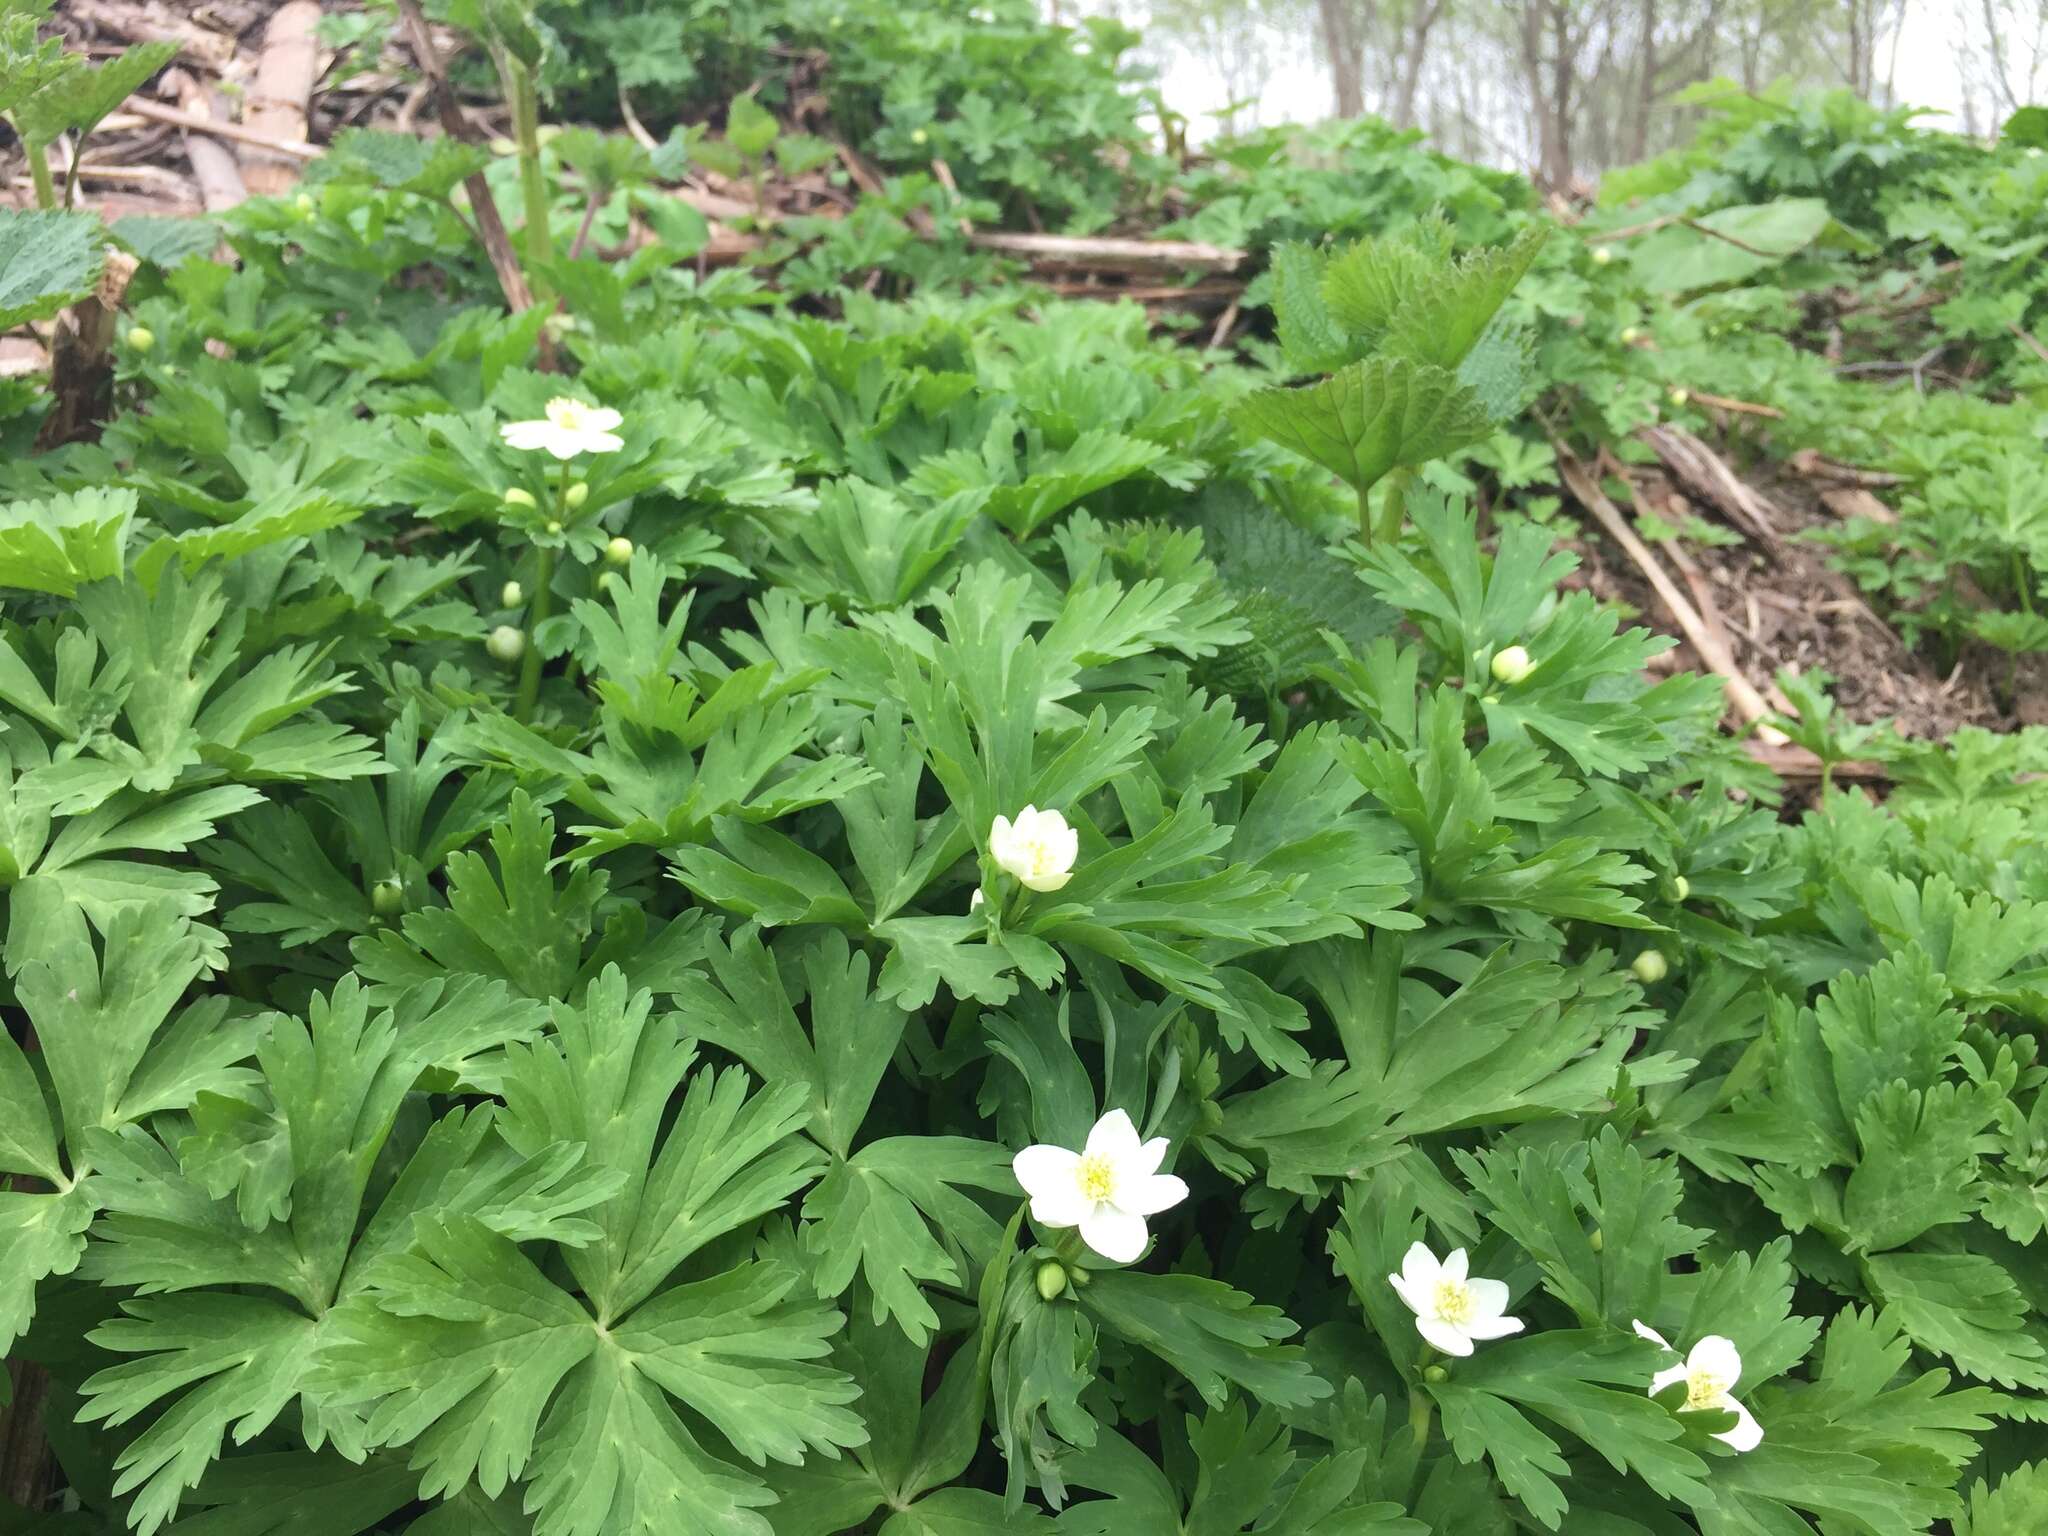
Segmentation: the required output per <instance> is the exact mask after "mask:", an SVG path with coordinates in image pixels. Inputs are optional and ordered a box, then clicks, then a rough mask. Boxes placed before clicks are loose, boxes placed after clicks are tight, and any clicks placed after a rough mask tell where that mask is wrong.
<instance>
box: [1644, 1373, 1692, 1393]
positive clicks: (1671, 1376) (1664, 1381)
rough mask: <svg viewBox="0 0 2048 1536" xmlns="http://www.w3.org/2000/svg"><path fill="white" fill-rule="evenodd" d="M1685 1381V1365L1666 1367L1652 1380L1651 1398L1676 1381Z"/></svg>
mask: <svg viewBox="0 0 2048 1536" xmlns="http://www.w3.org/2000/svg"><path fill="white" fill-rule="evenodd" d="M1684 1380H1685V1367H1684V1366H1683V1365H1672V1366H1666V1367H1665V1368H1664V1369H1663V1370H1661V1371H1659V1372H1658V1373H1657V1374H1656V1375H1654V1376H1652V1377H1651V1378H1650V1396H1652V1397H1655V1396H1656V1395H1657V1394H1658V1393H1659V1392H1662V1391H1663V1390H1664V1389H1665V1388H1666V1387H1668V1386H1670V1385H1671V1383H1673V1382H1674V1381H1684Z"/></svg>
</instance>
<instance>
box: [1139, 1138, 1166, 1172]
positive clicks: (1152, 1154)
mask: <svg viewBox="0 0 2048 1536" xmlns="http://www.w3.org/2000/svg"><path fill="white" fill-rule="evenodd" d="M1172 1145H1173V1143H1172V1142H1170V1141H1168V1140H1167V1139H1166V1138H1165V1137H1164V1136H1154V1137H1153V1138H1152V1139H1151V1140H1150V1141H1148V1142H1146V1143H1145V1144H1144V1145H1143V1146H1142V1147H1140V1148H1138V1150H1137V1153H1136V1155H1134V1156H1133V1157H1132V1159H1131V1171H1132V1172H1133V1173H1136V1174H1139V1175H1150V1174H1154V1173H1157V1172H1158V1171H1159V1165H1160V1164H1161V1163H1163V1162H1165V1161H1166V1153H1167V1149H1168V1148H1169V1147H1171V1146H1172Z"/></svg>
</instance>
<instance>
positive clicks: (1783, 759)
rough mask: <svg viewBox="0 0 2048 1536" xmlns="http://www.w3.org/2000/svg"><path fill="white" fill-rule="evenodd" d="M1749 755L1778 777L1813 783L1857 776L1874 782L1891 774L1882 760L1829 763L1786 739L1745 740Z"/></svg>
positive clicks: (1879, 781)
mask: <svg viewBox="0 0 2048 1536" xmlns="http://www.w3.org/2000/svg"><path fill="white" fill-rule="evenodd" d="M1749 755H1750V756H1751V757H1753V758H1755V759H1756V760H1757V761H1758V762H1759V763H1761V764H1763V766H1764V767H1766V768H1768V769H1770V770H1771V772H1773V773H1775V774H1776V775H1777V776H1778V777H1779V778H1781V779H1812V780H1814V781H1815V782H1818V781H1819V780H1821V779H1822V778H1827V779H1830V780H1835V781H1839V780H1842V779H1860V780H1862V781H1863V782H1865V783H1875V784H1887V783H1890V782H1891V773H1890V771H1889V770H1888V769H1886V767H1885V766H1884V764H1883V763H1866V762H1862V761H1860V760H1859V761H1851V762H1842V763H1835V764H1833V765H1832V766H1830V765H1828V764H1825V763H1823V762H1822V761H1821V760H1820V759H1819V758H1818V757H1816V756H1814V754H1813V753H1811V752H1809V751H1808V750H1807V749H1806V748H1805V747H1798V746H1794V745H1793V744H1792V743H1791V742H1789V741H1787V742H1783V743H1766V742H1761V741H1752V742H1750V743H1749Z"/></svg>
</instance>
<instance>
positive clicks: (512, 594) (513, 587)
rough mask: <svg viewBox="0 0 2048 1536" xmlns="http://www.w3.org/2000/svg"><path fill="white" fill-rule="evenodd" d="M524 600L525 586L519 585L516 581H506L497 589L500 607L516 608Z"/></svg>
mask: <svg viewBox="0 0 2048 1536" xmlns="http://www.w3.org/2000/svg"><path fill="white" fill-rule="evenodd" d="M525 601H526V588H524V587H522V586H521V585H519V583H518V582H516V581H508V582H506V583H505V585H504V586H503V587H501V588H499V589H498V606H499V607H500V608H517V607H518V606H519V605H520V604H521V603H523V602H525Z"/></svg>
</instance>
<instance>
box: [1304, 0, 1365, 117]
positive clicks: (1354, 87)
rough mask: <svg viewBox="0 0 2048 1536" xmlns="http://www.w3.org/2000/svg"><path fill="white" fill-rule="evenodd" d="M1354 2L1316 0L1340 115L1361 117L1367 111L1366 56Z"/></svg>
mask: <svg viewBox="0 0 2048 1536" xmlns="http://www.w3.org/2000/svg"><path fill="white" fill-rule="evenodd" d="M1354 3H1355V0H1316V19H1317V23H1318V25H1319V27H1320V29H1321V31H1322V34H1323V52H1324V53H1325V54H1326V55H1328V57H1329V60H1330V83H1331V85H1332V86H1333V87H1335V96H1336V102H1337V115H1338V116H1339V117H1360V116H1363V115H1364V112H1365V57H1364V52H1365V51H1364V48H1363V47H1362V46H1361V42H1360V37H1359V33H1360V28H1359V25H1358V17H1357V16H1356V14H1354V12H1353V10H1352V6H1353V4H1354Z"/></svg>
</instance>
